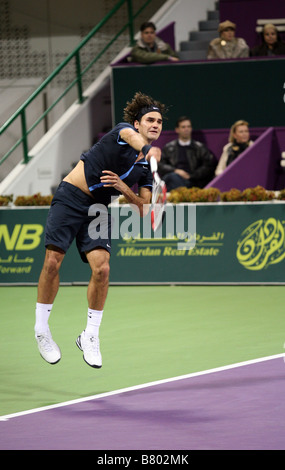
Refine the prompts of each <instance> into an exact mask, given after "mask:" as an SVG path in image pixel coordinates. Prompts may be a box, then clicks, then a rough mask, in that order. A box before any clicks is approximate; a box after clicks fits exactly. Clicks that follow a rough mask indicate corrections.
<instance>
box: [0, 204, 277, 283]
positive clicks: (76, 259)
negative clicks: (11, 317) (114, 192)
mask: <svg viewBox="0 0 285 470" xmlns="http://www.w3.org/2000/svg"><path fill="white" fill-rule="evenodd" d="M284 208H285V205H284V202H264V203H263V202H257V203H205V204H178V205H176V206H175V205H171V204H169V205H167V206H166V216H165V219H164V222H163V226H162V228H161V229H160V231H158V232H157V233H155V234H154V233H153V232H152V230H150V229H149V227H150V224H149V221H148V219H147V218H148V217H149V216H147V217H146V218H144V219H140V218H139V217H138V215H135V213H134V211H133V210H132V209H131V208H130V207H129V206H127V205H126V206H117V207H111V209H110V212H111V216H112V220H113V232H112V256H111V274H110V283H111V284H284V283H285V211H284ZM47 212H48V209H47V208H20V209H18V208H12V209H8V208H5V209H1V210H0V284H1V285H6V284H23V285H24V284H35V283H37V281H38V277H39V275H40V271H41V268H42V263H43V260H44V225H45V220H46V216H47ZM89 278H90V268H89V266H88V265H87V264H84V263H83V262H82V261H81V258H80V256H79V254H78V252H77V249H76V246H75V243H73V245H72V246H71V248H70V250H69V251H68V253H67V255H66V257H65V259H64V262H63V265H62V268H61V272H60V280H61V283H88V281H89Z"/></svg>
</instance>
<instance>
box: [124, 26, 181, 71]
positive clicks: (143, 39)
mask: <svg viewBox="0 0 285 470" xmlns="http://www.w3.org/2000/svg"><path fill="white" fill-rule="evenodd" d="M140 32H141V35H140V39H139V40H138V41H137V43H136V45H135V46H134V47H133V49H132V51H131V55H130V61H131V62H139V63H141V64H153V63H155V62H163V61H171V62H174V61H178V60H179V59H178V55H177V54H176V52H175V51H174V50H173V49H172V48H171V46H170V45H169V44H167V43H166V42H164V41H163V40H162V39H160V38H158V37H157V36H156V27H155V25H154V24H153V23H151V22H150V21H148V22H146V23H143V24H142V25H141V27H140Z"/></svg>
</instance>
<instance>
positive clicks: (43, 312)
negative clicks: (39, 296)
mask: <svg viewBox="0 0 285 470" xmlns="http://www.w3.org/2000/svg"><path fill="white" fill-rule="evenodd" d="M52 306H53V304H40V303H38V302H37V304H36V323H35V332H36V333H45V332H46V331H47V330H48V328H49V326H48V320H49V316H50V313H51V309H52Z"/></svg>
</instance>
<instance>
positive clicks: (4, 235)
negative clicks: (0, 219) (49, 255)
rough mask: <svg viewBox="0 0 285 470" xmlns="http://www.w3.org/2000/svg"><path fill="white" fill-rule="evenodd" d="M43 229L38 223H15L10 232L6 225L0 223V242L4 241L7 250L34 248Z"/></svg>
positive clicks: (38, 242) (39, 239)
mask: <svg viewBox="0 0 285 470" xmlns="http://www.w3.org/2000/svg"><path fill="white" fill-rule="evenodd" d="M43 231H44V228H43V226H42V225H40V224H23V225H22V224H15V226H14V228H13V230H12V231H10V232H9V230H8V227H7V225H0V243H2V241H3V242H4V244H5V247H6V250H7V251H13V250H34V249H35V248H37V247H38V246H39V244H40V242H41V235H42V233H43Z"/></svg>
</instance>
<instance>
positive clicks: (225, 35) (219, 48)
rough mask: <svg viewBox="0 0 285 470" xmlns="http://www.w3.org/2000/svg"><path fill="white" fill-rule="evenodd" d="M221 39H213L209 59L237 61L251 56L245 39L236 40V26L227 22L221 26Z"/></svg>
mask: <svg viewBox="0 0 285 470" xmlns="http://www.w3.org/2000/svg"><path fill="white" fill-rule="evenodd" d="M218 32H219V35H220V37H219V38H215V39H213V40H212V41H211V42H210V44H209V48H208V56H207V57H208V59H235V58H239V57H248V56H249V47H248V45H247V43H246V42H245V40H244V39H242V38H236V37H235V33H236V25H235V24H234V23H232V22H231V21H229V20H227V21H224V22H223V23H220V24H219V28H218Z"/></svg>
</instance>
